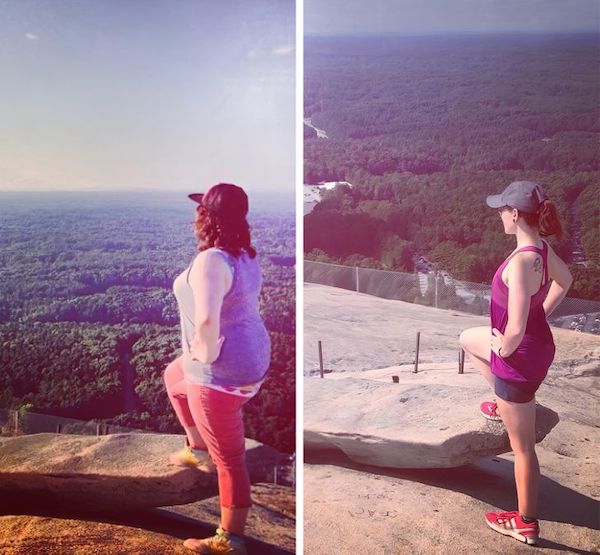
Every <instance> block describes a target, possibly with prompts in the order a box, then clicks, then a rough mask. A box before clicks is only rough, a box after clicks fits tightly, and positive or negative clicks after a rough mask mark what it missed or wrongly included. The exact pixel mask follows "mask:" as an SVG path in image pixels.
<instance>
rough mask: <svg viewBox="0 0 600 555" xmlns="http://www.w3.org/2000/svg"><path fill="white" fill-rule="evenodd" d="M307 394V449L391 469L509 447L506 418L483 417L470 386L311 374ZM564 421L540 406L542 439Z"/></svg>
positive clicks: (444, 463)
mask: <svg viewBox="0 0 600 555" xmlns="http://www.w3.org/2000/svg"><path fill="white" fill-rule="evenodd" d="M304 397H305V400H304V446H305V449H306V450H307V451H310V450H326V449H331V448H337V449H340V450H342V451H343V452H344V453H345V454H346V455H347V456H348V457H349V458H350V459H352V460H354V461H356V462H359V463H363V464H371V465H375V466H382V467H390V468H443V467H455V466H460V465H463V464H467V463H470V462H473V461H475V460H477V459H480V458H482V457H491V456H494V455H498V454H500V453H505V452H507V451H510V444H509V441H508V435H507V433H506V430H505V428H504V425H503V424H502V423H501V422H491V421H489V420H486V419H485V418H483V417H482V416H481V414H480V413H479V403H480V401H481V397H480V395H478V392H477V391H474V390H473V388H471V387H467V386H461V385H456V386H451V385H447V384H418V385H414V384H393V383H388V382H386V383H384V382H382V381H375V380H368V379H359V378H346V377H344V378H343V379H335V380H334V379H327V378H325V379H320V378H307V379H305V381H304ZM557 423H558V415H557V414H556V413H555V412H554V411H552V410H550V409H549V408H546V407H542V406H539V405H538V409H537V419H536V433H537V438H536V439H537V441H538V442H540V441H541V440H542V439H543V438H544V437H545V436H546V435H547V434H548V433H549V432H550V430H552V428H553V427H554V426H555V425H556V424H557Z"/></svg>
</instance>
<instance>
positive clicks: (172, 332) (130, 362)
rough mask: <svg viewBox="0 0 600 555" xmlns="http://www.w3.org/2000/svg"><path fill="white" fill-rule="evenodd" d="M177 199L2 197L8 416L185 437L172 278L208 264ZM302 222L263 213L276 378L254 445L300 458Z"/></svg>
mask: <svg viewBox="0 0 600 555" xmlns="http://www.w3.org/2000/svg"><path fill="white" fill-rule="evenodd" d="M172 197H173V195H172V194H171V195H170V196H169V195H165V194H164V193H163V194H159V193H153V194H150V195H148V196H146V197H145V198H143V200H140V199H141V197H137V196H132V195H130V196H127V195H120V196H119V195H110V194H100V193H74V194H70V195H66V194H62V193H44V194H38V195H33V194H27V193H23V194H9V193H2V194H1V195H0V219H1V225H0V228H1V233H0V344H1V346H2V348H1V349H0V407H5V408H12V407H17V406H19V405H22V404H24V403H32V404H33V409H32V410H33V411H34V412H42V413H47V414H55V415H59V416H66V417H71V418H79V419H84V420H88V419H99V418H101V419H105V420H106V421H107V422H112V423H114V424H120V425H123V426H132V427H139V428H144V429H150V430H157V431H165V432H167V431H168V432H171V433H180V431H181V429H180V426H179V424H178V422H177V420H176V417H175V413H174V411H173V410H172V407H171V405H170V403H169V400H168V398H167V395H166V392H165V388H164V384H163V378H162V373H163V371H164V369H165V368H166V366H167V365H168V364H169V363H170V362H171V361H172V360H173V359H174V358H176V357H177V356H179V354H181V347H180V341H181V335H180V330H179V318H178V315H177V305H176V301H175V297H174V296H173V293H172V283H173V280H174V278H175V277H176V276H177V275H178V274H179V273H180V272H182V271H183V270H184V269H185V268H186V267H187V266H188V265H189V263H190V262H191V260H192V259H193V257H194V256H195V254H196V252H197V251H196V239H195V237H194V234H193V225H192V220H193V218H194V206H193V204H192V203H191V202H190V201H188V200H187V199H185V195H183V198H184V200H183V201H181V202H179V201H177V202H174V201H173V198H172ZM294 223H295V222H294V215H293V213H292V212H291V211H288V212H286V213H281V212H273V211H271V212H268V211H265V210H263V211H261V210H259V209H257V210H255V211H253V213H252V214H251V217H250V225H251V231H252V237H253V244H254V245H255V246H256V248H257V250H258V254H259V257H260V261H261V265H262V268H263V289H262V292H261V298H260V307H261V313H262V315H263V317H264V319H265V323H266V325H267V328H268V330H269V334H270V337H271V341H272V358H271V367H270V378H269V379H268V380H267V381H266V382H265V384H264V386H263V387H262V389H261V392H260V393H259V395H258V396H257V397H255V398H254V399H253V400H252V401H250V402H249V403H248V405H247V407H246V416H245V417H246V431H247V436H249V437H252V438H255V439H257V440H258V441H262V442H264V443H267V444H270V445H273V446H275V447H276V448H278V449H280V450H281V451H284V452H292V451H293V450H294V437H295V432H294V422H295V383H294V379H295V378H294V376H295V285H294V284H295V260H294V231H293V229H294Z"/></svg>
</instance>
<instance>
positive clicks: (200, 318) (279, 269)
mask: <svg viewBox="0 0 600 555" xmlns="http://www.w3.org/2000/svg"><path fill="white" fill-rule="evenodd" d="M0 11H1V13H2V17H1V18H0V37H1V43H0V74H1V75H2V82H3V84H2V87H0V122H2V125H1V131H0V153H1V154H0V345H1V348H0V552H2V553H5V552H6V553H24V552H31V553H48V554H53V553H57V554H58V553H61V554H63V553H65V554H66V553H82V552H84V551H85V552H88V553H94V554H100V555H101V554H107V555H108V554H116V553H119V554H129V553H131V554H133V553H174V554H177V553H181V554H185V553H194V552H195V553H207V554H210V553H230V554H234V555H235V554H238V555H239V554H250V555H252V554H259V553H260V554H261V555H269V554H287V553H294V552H295V548H296V547H295V546H296V520H295V514H296V511H295V507H296V493H295V485H296V465H295V460H296V457H295V444H296V439H295V413H296V406H295V368H296V353H295V341H296V339H295V333H296V329H295V322H296V300H295V291H296V277H295V274H296V258H295V254H296V244H295V238H296V231H295V225H296V216H295V192H294V189H295V187H294V185H295V183H294V180H295V157H296V153H295V150H296V149H295V136H296V123H295V104H296V79H295V74H296V48H295V36H296V29H295V13H296V6H295V2H294V1H292V0H290V1H287V0H284V1H281V0H250V1H245V2H241V1H240V2H238V1H235V2H223V3H220V2H210V1H208V0H206V1H205V0H201V1H192V0H178V1H176V2H167V1H155V2H146V1H142V0H130V1H128V2H110V1H105V0H92V1H88V2H84V3H82V2H75V1H72V0H53V1H51V2H42V3H41V2H37V1H25V2H22V1H18V0H0Z"/></svg>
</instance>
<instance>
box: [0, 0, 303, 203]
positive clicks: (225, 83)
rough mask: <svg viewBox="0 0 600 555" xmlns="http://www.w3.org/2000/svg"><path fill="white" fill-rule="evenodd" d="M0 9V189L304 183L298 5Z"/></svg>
mask: <svg viewBox="0 0 600 555" xmlns="http://www.w3.org/2000/svg"><path fill="white" fill-rule="evenodd" d="M0 13H1V17H0V75H1V76H2V77H1V79H2V85H1V86H0V129H1V131H0V190H34V189H127V190H131V189H134V188H175V189H182V190H200V191H201V190H203V189H204V188H206V186H207V185H210V184H212V183H214V182H217V181H231V182H234V183H239V184H240V185H243V186H245V187H246V188H247V190H249V191H253V190H254V191H276V190H277V191H279V190H280V191H285V192H290V191H291V190H292V189H293V187H294V160H295V149H294V139H295V137H294V109H295V100H294V99H295V69H294V67H295V66H294V59H295V51H294V42H295V29H294V14H295V7H294V2H293V0H239V1H235V0H228V1H226V2H218V1H212V0H85V1H84V2H82V1H78V0H71V1H67V0H37V1H35V0H0Z"/></svg>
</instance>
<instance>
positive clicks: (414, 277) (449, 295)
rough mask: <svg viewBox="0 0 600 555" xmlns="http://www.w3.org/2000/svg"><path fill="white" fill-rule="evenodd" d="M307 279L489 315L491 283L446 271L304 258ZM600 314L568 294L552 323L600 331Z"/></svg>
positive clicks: (599, 308)
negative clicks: (455, 276) (396, 269)
mask: <svg viewBox="0 0 600 555" xmlns="http://www.w3.org/2000/svg"><path fill="white" fill-rule="evenodd" d="M304 281H306V282H308V283H318V284H321V285H330V286H332V287H339V288H341V289H348V290H350V291H356V292H357V293H366V294H368V295H374V296H376V297H381V298H384V299H396V300H400V301H406V302H410V303H418V304H422V305H425V306H433V307H436V308H445V309H452V310H459V311H462V312H468V313H470V314H478V315H482V316H486V315H489V305H490V286H489V285H485V284H481V283H471V282H469V281H459V280H456V279H453V278H452V277H450V276H449V275H448V274H447V273H445V272H429V273H427V274H423V273H412V274H408V273H402V272H394V271H391V270H375V269H373V268H359V267H356V266H341V265H339V264H330V263H326V262H315V261H313V260H305V261H304ZM582 317H583V318H582ZM599 317H600V302H598V301H589V300H586V299H574V298H570V297H567V298H565V299H564V300H563V301H562V302H561V304H560V305H559V306H558V307H557V308H556V310H555V311H554V312H553V313H552V318H551V323H552V324H553V325H558V326H560V327H569V328H572V329H578V330H579V331H589V332H592V333H600V318H599Z"/></svg>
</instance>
